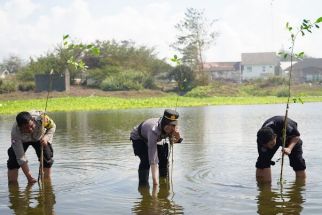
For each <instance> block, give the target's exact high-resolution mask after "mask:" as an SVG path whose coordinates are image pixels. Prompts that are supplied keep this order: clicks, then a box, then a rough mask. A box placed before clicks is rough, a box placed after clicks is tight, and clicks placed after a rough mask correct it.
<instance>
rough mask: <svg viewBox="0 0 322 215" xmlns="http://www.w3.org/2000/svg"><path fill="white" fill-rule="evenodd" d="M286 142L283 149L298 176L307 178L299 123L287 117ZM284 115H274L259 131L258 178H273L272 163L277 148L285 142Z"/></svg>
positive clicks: (262, 179) (268, 179)
mask: <svg viewBox="0 0 322 215" xmlns="http://www.w3.org/2000/svg"><path fill="white" fill-rule="evenodd" d="M286 121H287V126H286V142H285V148H284V149H283V152H282V153H284V154H286V155H288V156H289V159H290V166H291V167H293V170H294V171H295V174H296V178H303V179H305V177H306V173H305V169H306V165H305V160H304V159H303V157H302V154H303V150H302V143H303V142H302V140H301V139H300V132H299V131H298V130H297V123H296V122H295V121H293V120H292V119H289V118H287V120H286ZM283 128H284V116H274V117H272V118H270V119H268V120H266V121H265V122H264V124H263V126H262V128H261V129H260V130H259V131H258V132H257V149H258V154H259V156H258V158H257V162H256V168H257V169H256V178H257V179H258V180H261V181H268V182H270V181H271V180H272V178H271V168H270V165H271V164H272V165H274V162H272V161H271V159H272V158H273V156H274V154H275V152H276V151H277V149H278V148H279V147H280V146H282V144H283V139H282V138H283Z"/></svg>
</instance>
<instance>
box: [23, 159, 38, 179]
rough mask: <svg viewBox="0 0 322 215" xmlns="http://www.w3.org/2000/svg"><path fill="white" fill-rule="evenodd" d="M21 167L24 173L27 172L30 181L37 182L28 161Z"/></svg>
mask: <svg viewBox="0 0 322 215" xmlns="http://www.w3.org/2000/svg"><path fill="white" fill-rule="evenodd" d="M21 169H22V171H23V173H24V174H25V176H26V178H27V179H28V183H31V184H32V183H35V182H37V180H36V179H35V178H33V177H32V175H31V172H30V169H29V166H28V162H25V163H23V164H22V165H21Z"/></svg>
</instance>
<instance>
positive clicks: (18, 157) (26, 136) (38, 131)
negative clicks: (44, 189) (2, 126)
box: [7, 111, 56, 183]
mask: <svg viewBox="0 0 322 215" xmlns="http://www.w3.org/2000/svg"><path fill="white" fill-rule="evenodd" d="M55 130H56V125H55V123H54V121H53V120H52V119H51V118H49V117H48V116H47V115H45V114H43V113H41V112H39V111H33V112H20V113H19V114H18V115H17V116H16V122H15V123H14V125H13V127H12V130H11V147H10V148H9V149H8V155H9V159H8V161H7V167H8V181H9V182H16V181H17V179H18V169H19V168H20V167H21V169H22V171H23V173H24V174H25V176H26V178H27V180H28V183H35V182H36V181H37V180H36V179H35V178H34V177H33V176H32V174H31V171H30V170H29V166H28V160H27V158H26V156H25V152H26V151H27V149H28V147H29V146H32V147H33V148H34V149H35V150H36V154H37V156H38V159H39V160H40V154H41V145H43V146H44V147H43V148H44V178H45V179H50V168H51V166H52V164H53V162H54V161H53V148H52V146H51V143H52V141H53V135H54V133H55Z"/></svg>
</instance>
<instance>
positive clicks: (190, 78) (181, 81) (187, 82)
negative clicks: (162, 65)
mask: <svg viewBox="0 0 322 215" xmlns="http://www.w3.org/2000/svg"><path fill="white" fill-rule="evenodd" d="M168 77H169V79H171V80H172V79H173V80H175V81H176V82H177V83H178V89H179V91H180V92H182V91H184V92H186V91H189V90H191V89H192V88H193V87H194V80H195V77H194V73H193V71H192V69H191V68H190V67H188V66H185V65H177V66H176V67H175V68H174V69H173V70H172V71H171V72H170V73H169V76H168Z"/></svg>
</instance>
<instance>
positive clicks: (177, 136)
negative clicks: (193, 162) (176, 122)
mask: <svg viewBox="0 0 322 215" xmlns="http://www.w3.org/2000/svg"><path fill="white" fill-rule="evenodd" d="M172 138H173V143H181V141H182V138H181V137H180V133H179V129H178V128H177V127H176V128H175V130H174V131H173V132H172Z"/></svg>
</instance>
